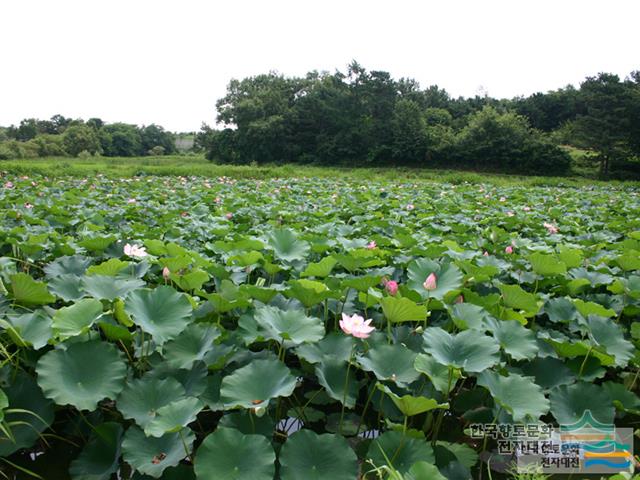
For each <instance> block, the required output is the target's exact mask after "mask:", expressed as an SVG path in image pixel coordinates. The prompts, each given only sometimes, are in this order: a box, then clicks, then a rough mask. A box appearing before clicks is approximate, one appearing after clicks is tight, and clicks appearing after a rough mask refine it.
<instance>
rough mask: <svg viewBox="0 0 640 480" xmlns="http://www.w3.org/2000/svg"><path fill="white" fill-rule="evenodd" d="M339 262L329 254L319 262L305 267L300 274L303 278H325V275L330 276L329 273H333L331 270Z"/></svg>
mask: <svg viewBox="0 0 640 480" xmlns="http://www.w3.org/2000/svg"><path fill="white" fill-rule="evenodd" d="M337 263H338V261H337V260H336V259H335V258H333V257H331V256H329V257H324V258H323V259H322V260H320V261H319V262H317V263H310V264H309V265H307V268H305V269H304V271H303V272H302V273H301V274H300V276H301V277H302V278H305V277H320V278H324V277H328V276H329V274H331V271H332V270H333V267H335V266H336V264H337Z"/></svg>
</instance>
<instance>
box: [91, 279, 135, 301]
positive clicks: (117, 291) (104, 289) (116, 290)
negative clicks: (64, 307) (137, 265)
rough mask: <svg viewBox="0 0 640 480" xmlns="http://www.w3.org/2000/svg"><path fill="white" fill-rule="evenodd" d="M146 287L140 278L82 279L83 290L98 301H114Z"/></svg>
mask: <svg viewBox="0 0 640 480" xmlns="http://www.w3.org/2000/svg"><path fill="white" fill-rule="evenodd" d="M142 286H144V281H142V280H140V279H138V278H127V279H121V278H113V277H112V276H108V275H91V276H88V277H84V278H83V279H82V289H83V290H84V291H85V292H87V293H88V294H89V295H91V296H92V297H93V298H97V299H98V300H103V299H104V300H109V301H113V300H115V299H116V298H121V297H124V296H125V295H127V294H128V293H129V292H131V291H133V290H135V289H136V288H140V287H142Z"/></svg>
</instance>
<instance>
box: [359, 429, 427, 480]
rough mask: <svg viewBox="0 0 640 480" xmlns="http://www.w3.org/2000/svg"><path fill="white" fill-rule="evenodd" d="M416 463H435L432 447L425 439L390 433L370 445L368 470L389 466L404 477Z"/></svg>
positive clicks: (384, 434)
mask: <svg viewBox="0 0 640 480" xmlns="http://www.w3.org/2000/svg"><path fill="white" fill-rule="evenodd" d="M416 462H427V463H431V464H433V463H434V462H435V455H434V453H433V448H431V445H429V444H428V443H427V442H425V441H424V439H417V438H410V437H404V436H403V435H402V433H401V432H395V431H389V432H385V433H383V434H382V435H380V436H379V437H378V438H376V439H374V440H373V441H372V442H371V444H370V445H369V450H368V452H367V465H366V470H370V466H371V465H374V466H375V467H380V466H383V465H389V466H390V467H392V468H393V469H395V470H397V471H398V472H399V473H400V474H402V475H404V474H406V473H407V472H408V471H409V469H410V468H411V467H412V466H413V464H415V463H416Z"/></svg>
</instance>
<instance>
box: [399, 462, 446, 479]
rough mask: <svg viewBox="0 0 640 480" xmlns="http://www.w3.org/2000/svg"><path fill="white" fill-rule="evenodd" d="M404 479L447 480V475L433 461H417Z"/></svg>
mask: <svg viewBox="0 0 640 480" xmlns="http://www.w3.org/2000/svg"><path fill="white" fill-rule="evenodd" d="M404 480H447V477H445V476H443V475H442V474H441V473H440V470H438V467H436V466H435V465H434V464H432V463H427V462H416V463H414V464H413V465H412V466H411V468H410V469H409V471H408V472H407V474H406V475H405V476H404Z"/></svg>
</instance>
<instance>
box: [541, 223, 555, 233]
mask: <svg viewBox="0 0 640 480" xmlns="http://www.w3.org/2000/svg"><path fill="white" fill-rule="evenodd" d="M542 226H543V227H544V228H546V229H547V231H548V232H549V233H551V234H553V233H558V227H556V226H555V225H554V224H552V223H547V222H544V223H543V224H542Z"/></svg>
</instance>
